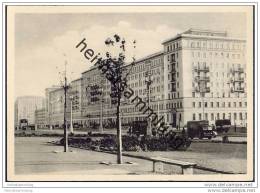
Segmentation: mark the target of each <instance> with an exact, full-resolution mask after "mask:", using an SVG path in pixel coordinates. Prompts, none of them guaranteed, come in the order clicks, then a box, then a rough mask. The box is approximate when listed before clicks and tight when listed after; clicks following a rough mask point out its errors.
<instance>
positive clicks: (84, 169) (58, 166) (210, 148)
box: [15, 137, 247, 174]
mask: <svg viewBox="0 0 260 193" xmlns="http://www.w3.org/2000/svg"><path fill="white" fill-rule="evenodd" d="M58 139H60V138H49V137H16V138H15V172H16V174H35V173H41V174H43V173H53V172H55V173H61V174H64V173H65V174H74V173H77V174H78V173H80V174H81V173H88V174H146V173H149V172H151V171H152V163H151V162H149V161H144V160H141V159H135V158H130V157H124V158H123V160H124V162H127V161H128V162H134V163H136V164H135V165H131V166H129V165H127V164H126V165H123V166H120V167H118V166H111V165H110V166H107V165H104V164H100V162H102V161H103V162H111V163H115V162H116V155H112V154H107V153H101V152H93V151H88V150H81V149H75V148H71V149H72V150H73V152H72V153H62V150H63V147H62V146H55V145H52V144H49V143H48V142H49V141H53V140H58ZM246 147H247V145H246V144H222V143H199V142H196V143H192V144H191V146H190V148H189V149H188V150H187V151H168V152H163V151H156V152H128V153H131V154H133V155H142V156H161V157H165V158H171V159H176V160H181V161H188V162H194V163H196V164H198V165H200V166H204V167H211V168H214V169H218V170H224V171H231V172H235V173H246V170H247V168H246V155H247V153H246ZM167 167H168V168H169V166H167ZM167 167H165V170H166V173H168V172H170V171H171V172H172V171H174V172H176V173H180V170H179V169H173V170H172V169H169V170H167ZM195 173H208V172H205V171H201V170H195Z"/></svg>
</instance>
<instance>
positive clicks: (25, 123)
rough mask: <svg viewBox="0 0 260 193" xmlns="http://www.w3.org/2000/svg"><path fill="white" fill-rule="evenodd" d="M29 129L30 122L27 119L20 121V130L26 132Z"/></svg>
mask: <svg viewBox="0 0 260 193" xmlns="http://www.w3.org/2000/svg"><path fill="white" fill-rule="evenodd" d="M27 128H28V120H27V119H20V121H19V129H21V130H26V129H27Z"/></svg>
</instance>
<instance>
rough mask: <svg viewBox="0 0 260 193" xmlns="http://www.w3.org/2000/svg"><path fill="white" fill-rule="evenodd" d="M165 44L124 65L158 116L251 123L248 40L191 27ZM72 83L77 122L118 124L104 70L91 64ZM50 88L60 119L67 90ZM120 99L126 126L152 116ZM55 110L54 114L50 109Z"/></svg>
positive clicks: (177, 121) (170, 120) (55, 118)
mask: <svg viewBox="0 0 260 193" xmlns="http://www.w3.org/2000/svg"><path fill="white" fill-rule="evenodd" d="M162 45H163V50H162V51H161V52H157V53H154V54H151V55H149V56H147V57H144V58H141V59H139V60H137V61H136V62H135V63H134V64H133V65H132V64H126V65H125V68H126V69H127V70H126V71H128V72H129V71H130V73H129V76H128V77H127V84H128V87H129V88H131V89H132V90H133V94H134V96H135V97H136V96H138V97H139V99H140V100H142V101H144V102H145V103H146V104H148V103H149V107H150V108H151V109H152V110H153V112H155V113H156V114H157V116H158V117H157V119H160V118H163V121H164V122H166V123H167V124H171V125H173V126H174V127H183V126H185V125H186V124H187V121H191V120H208V121H209V122H210V124H214V123H215V120H217V119H230V120H231V123H232V124H233V125H241V126H246V124H247V111H246V109H247V95H246V93H247V85H246V65H247V64H246V42H245V40H241V39H237V38H232V37H229V36H228V34H227V33H226V32H220V31H209V30H197V29H190V30H188V31H185V32H183V33H181V34H177V35H176V36H175V37H173V38H171V39H168V40H165V41H164V42H162ZM148 82H150V83H151V84H150V85H149V87H148ZM71 86H72V87H71V93H72V94H71V95H72V96H73V95H76V97H75V98H76V100H77V102H75V103H73V113H72V114H73V116H74V117H75V120H74V122H75V123H77V124H81V125H82V127H83V128H89V127H91V128H96V129H97V128H98V127H99V126H100V123H101V120H102V125H103V126H104V127H106V128H115V118H116V116H115V113H116V106H115V104H114V102H113V100H114V99H113V97H111V96H112V95H113V88H112V87H111V84H110V82H109V81H108V80H107V79H106V78H105V77H104V75H102V74H101V70H99V69H98V68H97V67H96V66H93V67H91V68H90V69H89V70H87V71H85V72H83V73H82V76H81V78H80V79H77V80H75V81H73V82H72V83H71ZM49 93H50V95H49V96H48V97H49V104H48V106H49V107H51V109H49V111H48V112H49V115H50V117H52V118H51V119H52V122H51V124H54V125H55V124H61V123H62V122H63V109H64V107H63V103H59V104H58V102H57V101H59V99H60V98H62V97H63V96H64V90H63V89H56V90H53V91H51V92H49ZM73 93H74V94H73ZM148 93H149V95H148ZM148 96H149V97H148ZM121 104H122V105H121V107H120V108H121V115H122V116H121V117H122V125H123V127H124V126H127V125H129V124H131V123H132V122H133V121H134V120H144V119H146V118H147V114H144V113H143V112H142V111H140V106H138V105H137V104H136V101H134V100H132V99H130V100H129V99H127V98H126V97H123V98H122V102H121ZM53 111H54V112H55V115H53V114H50V112H53ZM68 112H70V110H69V109H68ZM68 117H69V116H68ZM59 120H60V121H59ZM54 122H55V123H54Z"/></svg>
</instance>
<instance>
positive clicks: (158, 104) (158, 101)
mask: <svg viewBox="0 0 260 193" xmlns="http://www.w3.org/2000/svg"><path fill="white" fill-rule="evenodd" d="M156 98H157V106H158V107H157V108H158V109H157V116H158V120H159V119H160V99H161V97H160V95H157V97H156ZM159 126H160V123H159V122H158V127H159Z"/></svg>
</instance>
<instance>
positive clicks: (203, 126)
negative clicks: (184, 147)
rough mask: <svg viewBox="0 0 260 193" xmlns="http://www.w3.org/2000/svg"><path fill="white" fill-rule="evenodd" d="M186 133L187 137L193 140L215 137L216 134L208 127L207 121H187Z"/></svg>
mask: <svg viewBox="0 0 260 193" xmlns="http://www.w3.org/2000/svg"><path fill="white" fill-rule="evenodd" d="M187 133H188V137H189V138H191V139H193V138H199V139H203V138H208V139H211V138H212V137H216V133H215V132H214V131H213V130H212V127H211V126H210V125H209V121H207V120H202V121H188V122H187Z"/></svg>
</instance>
